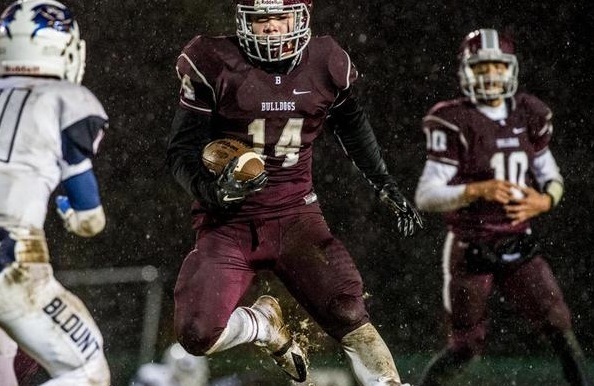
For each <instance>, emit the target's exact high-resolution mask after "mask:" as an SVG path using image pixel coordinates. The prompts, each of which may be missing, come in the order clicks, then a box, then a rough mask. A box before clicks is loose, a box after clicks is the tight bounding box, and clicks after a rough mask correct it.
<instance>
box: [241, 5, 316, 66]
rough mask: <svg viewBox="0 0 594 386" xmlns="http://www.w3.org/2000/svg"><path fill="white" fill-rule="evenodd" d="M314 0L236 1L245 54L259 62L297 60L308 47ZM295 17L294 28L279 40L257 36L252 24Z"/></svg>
mask: <svg viewBox="0 0 594 386" xmlns="http://www.w3.org/2000/svg"><path fill="white" fill-rule="evenodd" d="M311 7H312V0H237V12H236V22H237V37H238V38H239V43H240V44H241V47H242V48H243V50H244V51H245V52H246V54H247V55H248V56H249V57H250V58H252V59H255V60H258V61H260V62H279V61H281V60H286V59H290V58H294V57H297V56H298V55H300V54H301V52H302V51H303V50H304V49H305V46H307V43H309V40H310V38H311V29H310V28H309V14H310V11H311ZM286 13H289V14H292V15H293V20H294V24H293V28H292V31H291V32H289V33H284V34H280V35H278V36H263V35H256V34H255V33H254V32H253V29H252V20H254V19H257V18H259V17H263V16H268V15H279V14H286Z"/></svg>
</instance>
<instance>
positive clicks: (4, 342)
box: [0, 330, 18, 386]
mask: <svg viewBox="0 0 594 386" xmlns="http://www.w3.org/2000/svg"><path fill="white" fill-rule="evenodd" d="M17 347H18V346H17V344H16V342H15V341H14V340H12V339H11V338H10V337H9V336H8V335H7V334H6V333H5V332H4V331H2V330H0V385H3V386H17V385H18V382H17V379H16V374H15V373H14V357H16V354H17Z"/></svg>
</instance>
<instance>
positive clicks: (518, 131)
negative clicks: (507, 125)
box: [512, 127, 526, 134]
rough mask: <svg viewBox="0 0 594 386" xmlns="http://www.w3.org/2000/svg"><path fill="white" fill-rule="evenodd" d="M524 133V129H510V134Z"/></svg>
mask: <svg viewBox="0 0 594 386" xmlns="http://www.w3.org/2000/svg"><path fill="white" fill-rule="evenodd" d="M525 131H526V128H525V127H514V128H513V129H512V133H514V134H522V133H523V132H525Z"/></svg>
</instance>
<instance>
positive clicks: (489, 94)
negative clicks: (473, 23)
mask: <svg viewBox="0 0 594 386" xmlns="http://www.w3.org/2000/svg"><path fill="white" fill-rule="evenodd" d="M473 34H474V35H473ZM473 34H471V35H469V37H470V39H475V40H478V39H480V38H482V39H483V41H482V42H481V43H480V46H478V47H477V45H476V44H473V42H471V43H468V44H467V46H465V47H464V45H463V47H464V49H463V50H462V52H461V54H460V67H459V70H458V78H459V80H460V87H461V89H462V92H463V93H464V95H466V96H468V97H470V99H471V100H472V102H473V103H476V102H477V100H483V101H492V100H496V99H501V98H509V97H512V96H513V95H514V94H515V93H516V91H517V89H518V61H517V58H516V56H515V55H514V54H513V53H508V52H504V51H503V49H502V48H500V46H499V35H498V34H497V31H494V30H479V31H477V32H475V33H473ZM484 37H490V38H491V40H490V41H489V40H487V43H485V38H484ZM506 49H507V50H508V51H509V48H506ZM481 63H504V64H505V66H506V69H505V71H502V72H500V73H499V74H496V75H495V74H484V75H483V74H481V75H477V74H476V73H475V71H474V70H473V67H474V66H476V65H478V64H481Z"/></svg>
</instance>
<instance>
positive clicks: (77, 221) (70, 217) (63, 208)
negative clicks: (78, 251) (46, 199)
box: [56, 196, 105, 237]
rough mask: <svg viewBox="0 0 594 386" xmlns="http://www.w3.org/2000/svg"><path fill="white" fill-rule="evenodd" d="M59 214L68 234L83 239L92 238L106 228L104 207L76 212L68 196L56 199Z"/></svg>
mask: <svg viewBox="0 0 594 386" xmlns="http://www.w3.org/2000/svg"><path fill="white" fill-rule="evenodd" d="M56 206H57V212H58V214H59V215H60V217H61V218H62V220H63V221H64V228H66V230H67V231H68V232H72V233H74V234H75V235H78V236H81V237H92V236H95V235H96V234H98V233H99V232H101V231H102V230H103V228H105V212H103V206H101V205H99V206H98V207H96V208H93V209H88V210H74V209H72V206H71V205H70V200H69V199H68V197H66V196H57V197H56Z"/></svg>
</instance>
